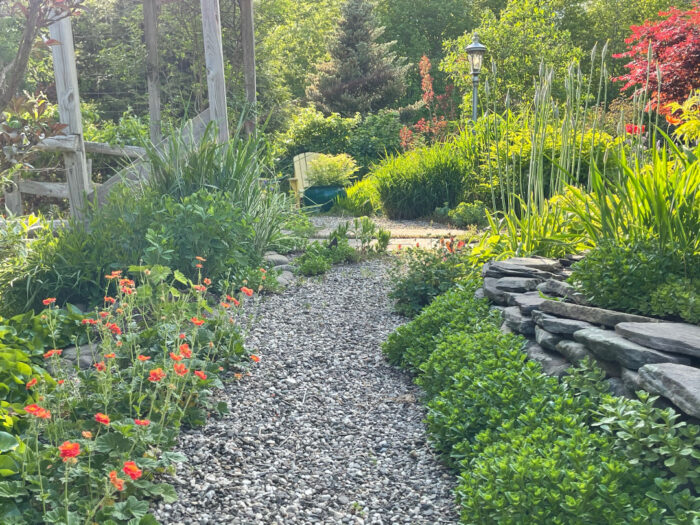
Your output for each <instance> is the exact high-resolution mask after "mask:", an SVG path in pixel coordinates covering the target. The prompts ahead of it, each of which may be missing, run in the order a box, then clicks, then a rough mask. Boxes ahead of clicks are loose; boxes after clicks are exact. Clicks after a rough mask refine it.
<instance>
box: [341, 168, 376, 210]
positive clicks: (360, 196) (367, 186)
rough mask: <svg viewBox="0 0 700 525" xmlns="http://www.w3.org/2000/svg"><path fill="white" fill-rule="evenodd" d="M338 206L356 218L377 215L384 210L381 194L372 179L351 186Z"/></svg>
mask: <svg viewBox="0 0 700 525" xmlns="http://www.w3.org/2000/svg"><path fill="white" fill-rule="evenodd" d="M336 205H337V206H338V208H340V209H341V210H344V211H347V212H349V213H350V214H352V215H355V216H356V217H359V216H362V215H377V214H378V213H379V212H380V211H381V209H382V204H381V201H380V199H379V193H378V192H377V188H376V187H375V185H374V179H372V178H371V177H370V178H366V179H363V180H361V181H360V182H357V183H355V184H353V185H352V186H350V187H349V188H348V189H347V195H346V196H345V197H342V196H341V197H339V198H338V200H337V202H336Z"/></svg>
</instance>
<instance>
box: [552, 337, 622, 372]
mask: <svg viewBox="0 0 700 525" xmlns="http://www.w3.org/2000/svg"><path fill="white" fill-rule="evenodd" d="M556 348H557V352H559V353H560V354H561V355H563V356H564V357H566V359H567V360H568V361H569V362H571V363H573V364H575V365H577V366H579V365H581V363H583V361H584V360H585V359H586V358H588V359H590V360H591V361H592V362H593V363H595V364H596V365H597V366H598V367H600V368H601V369H602V370H603V371H604V372H605V374H606V375H607V376H608V377H620V374H621V373H622V372H621V368H620V365H619V364H618V363H615V362H613V361H603V360H602V359H598V358H597V357H596V356H594V355H593V354H592V353H591V352H590V351H589V350H588V349H587V348H586V346H585V345H582V344H581V343H577V342H576V341H569V340H568V339H567V340H563V341H559V342H558V343H557V347H556Z"/></svg>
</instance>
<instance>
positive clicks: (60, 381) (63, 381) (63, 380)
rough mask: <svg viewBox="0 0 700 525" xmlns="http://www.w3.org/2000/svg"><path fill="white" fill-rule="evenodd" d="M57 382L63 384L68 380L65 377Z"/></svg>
mask: <svg viewBox="0 0 700 525" xmlns="http://www.w3.org/2000/svg"><path fill="white" fill-rule="evenodd" d="M56 382H57V383H58V384H59V385H62V384H63V383H65V382H66V380H65V379H59V380H58V381H56Z"/></svg>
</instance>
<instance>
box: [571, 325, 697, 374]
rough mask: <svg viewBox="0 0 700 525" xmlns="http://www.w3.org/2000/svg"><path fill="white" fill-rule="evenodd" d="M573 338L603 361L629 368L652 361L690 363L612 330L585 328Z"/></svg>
mask: <svg viewBox="0 0 700 525" xmlns="http://www.w3.org/2000/svg"><path fill="white" fill-rule="evenodd" d="M574 339H576V341H578V342H579V343H582V344H584V345H586V348H588V349H589V350H590V351H591V352H593V353H594V354H595V355H596V357H598V358H600V359H603V360H605V361H616V362H618V363H620V364H621V365H622V366H624V367H625V368H629V369H630V370H638V369H639V368H641V367H642V366H644V365H647V364H652V363H678V364H689V363H690V360H689V359H687V358H685V357H682V356H679V355H672V354H667V353H664V352H660V351H659V350H653V349H651V348H647V347H646V346H642V345H638V344H637V343H633V342H632V341H628V340H627V339H625V338H624V337H622V336H621V335H618V334H616V333H615V332H613V331H612V330H602V329H600V328H586V329H585V330H579V331H578V332H576V333H575V334H574Z"/></svg>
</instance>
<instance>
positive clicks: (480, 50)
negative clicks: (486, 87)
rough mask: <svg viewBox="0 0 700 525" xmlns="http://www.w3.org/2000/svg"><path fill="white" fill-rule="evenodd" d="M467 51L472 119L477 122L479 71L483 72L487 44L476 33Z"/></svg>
mask: <svg viewBox="0 0 700 525" xmlns="http://www.w3.org/2000/svg"><path fill="white" fill-rule="evenodd" d="M466 51H467V58H468V59H469V68H470V70H471V74H472V121H473V122H474V124H476V119H477V118H478V116H479V115H478V111H479V73H481V66H482V65H483V63H484V55H485V54H486V46H485V45H484V44H482V43H481V42H479V37H478V36H477V35H476V33H475V34H474V36H473V37H472V43H471V44H469V45H468V46H467V49H466ZM475 132H476V130H475Z"/></svg>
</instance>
